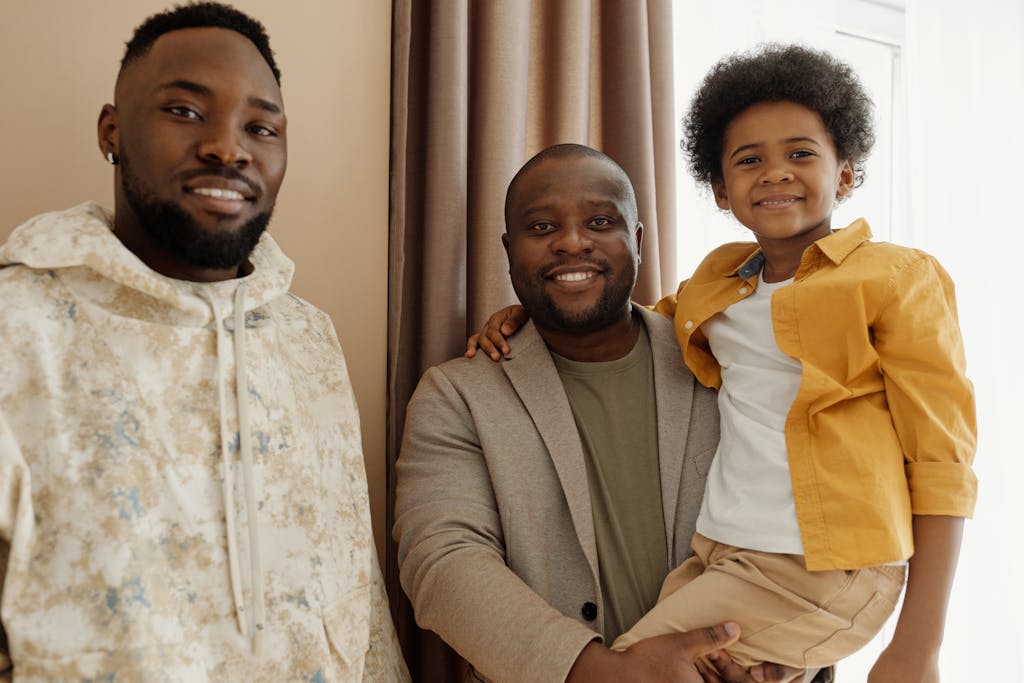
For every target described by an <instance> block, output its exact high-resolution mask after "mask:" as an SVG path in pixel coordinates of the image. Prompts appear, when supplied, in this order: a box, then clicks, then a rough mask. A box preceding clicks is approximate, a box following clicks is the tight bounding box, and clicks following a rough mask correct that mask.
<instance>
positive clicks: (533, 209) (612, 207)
mask: <svg viewBox="0 0 1024 683" xmlns="http://www.w3.org/2000/svg"><path fill="white" fill-rule="evenodd" d="M583 202H584V203H586V204H588V205H589V207H590V208H591V210H604V211H608V212H610V213H615V214H618V213H619V207H618V205H617V204H616V203H615V202H613V201H610V200H607V199H584V200H583ZM554 209H555V205H554V204H538V205H536V206H528V207H526V210H524V211H523V213H522V217H523V218H529V217H530V216H532V215H534V214H538V213H539V214H545V213H548V212H549V211H553V210H554Z"/></svg>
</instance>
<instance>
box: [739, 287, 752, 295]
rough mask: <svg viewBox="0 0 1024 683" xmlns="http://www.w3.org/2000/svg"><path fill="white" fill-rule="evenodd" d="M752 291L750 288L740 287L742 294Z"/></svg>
mask: <svg viewBox="0 0 1024 683" xmlns="http://www.w3.org/2000/svg"><path fill="white" fill-rule="evenodd" d="M749 291H750V288H749V287H740V294H746V293H747V292H749Z"/></svg>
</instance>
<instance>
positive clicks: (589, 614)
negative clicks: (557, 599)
mask: <svg viewBox="0 0 1024 683" xmlns="http://www.w3.org/2000/svg"><path fill="white" fill-rule="evenodd" d="M580 613H581V614H583V618H584V619H586V620H587V621H593V620H594V619H597V605H595V604H594V603H592V602H585V603H583V609H581V610H580Z"/></svg>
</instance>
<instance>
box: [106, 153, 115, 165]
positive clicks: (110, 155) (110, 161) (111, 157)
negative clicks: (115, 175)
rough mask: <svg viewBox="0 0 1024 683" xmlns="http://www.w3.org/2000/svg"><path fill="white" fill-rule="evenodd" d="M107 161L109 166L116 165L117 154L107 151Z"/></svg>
mask: <svg viewBox="0 0 1024 683" xmlns="http://www.w3.org/2000/svg"><path fill="white" fill-rule="evenodd" d="M107 163H108V164H110V165H111V166H117V156H115V155H114V153H113V152H107Z"/></svg>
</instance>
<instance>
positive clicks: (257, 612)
mask: <svg viewBox="0 0 1024 683" xmlns="http://www.w3.org/2000/svg"><path fill="white" fill-rule="evenodd" d="M199 291H200V293H201V294H202V296H203V298H205V299H206V300H207V302H208V303H209V304H210V310H211V312H212V313H213V326H214V329H215V330H216V334H217V398H218V402H219V408H220V442H221V467H222V468H223V472H224V476H223V480H224V490H223V495H224V520H225V526H226V533H227V541H228V567H229V571H230V576H231V592H232V595H233V597H234V601H235V616H236V618H237V620H238V630H239V631H240V632H241V634H242V635H243V636H248V635H249V628H248V622H247V620H246V618H245V599H244V598H243V595H242V579H241V570H240V569H239V566H238V541H237V538H236V536H237V529H236V522H235V500H234V495H233V494H234V481H233V478H232V468H231V451H230V447H229V443H230V439H229V438H228V426H227V415H226V411H225V404H226V398H225V393H226V389H225V381H224V366H223V357H224V344H225V342H224V329H223V327H224V326H223V323H222V322H221V320H220V319H219V318H218V317H217V306H216V303H215V302H214V300H213V297H212V296H210V295H209V293H208V292H206V291H205V290H202V289H200V290H199ZM234 309H235V311H234V313H235V316H234V336H235V397H236V402H237V406H238V448H239V453H240V455H241V457H240V460H241V463H242V478H243V480H244V482H243V484H244V486H245V508H246V511H247V513H248V517H249V546H250V548H249V557H250V563H251V564H250V568H251V573H252V589H253V621H254V623H255V625H256V632H255V633H254V634H253V637H252V649H253V654H255V655H256V656H260V655H261V654H262V653H263V631H264V626H265V623H264V622H265V619H266V606H265V601H264V589H265V586H264V580H263V579H264V577H263V554H262V548H261V546H260V531H259V510H258V509H257V503H256V501H257V495H256V481H255V475H254V472H253V467H252V434H251V431H250V430H251V425H250V418H249V401H248V393H249V389H248V379H247V376H246V374H245V283H241V284H239V285H238V289H237V290H235V302H234Z"/></svg>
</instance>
